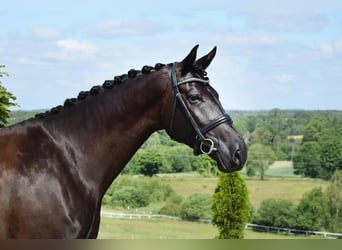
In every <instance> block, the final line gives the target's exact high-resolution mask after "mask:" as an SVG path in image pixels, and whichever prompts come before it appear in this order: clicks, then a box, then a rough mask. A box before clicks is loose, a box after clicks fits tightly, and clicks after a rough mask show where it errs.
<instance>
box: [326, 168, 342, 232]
mask: <svg viewBox="0 0 342 250" xmlns="http://www.w3.org/2000/svg"><path fill="white" fill-rule="evenodd" d="M325 194H326V196H327V197H328V201H329V208H330V216H331V222H330V226H329V230H331V231H333V232H341V231H342V172H341V171H336V172H335V174H334V175H333V176H332V177H331V183H330V185H329V187H328V188H327V190H326V193H325Z"/></svg>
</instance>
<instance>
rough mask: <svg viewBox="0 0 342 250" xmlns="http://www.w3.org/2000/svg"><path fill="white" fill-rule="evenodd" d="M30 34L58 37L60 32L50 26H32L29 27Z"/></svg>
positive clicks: (40, 36) (47, 37) (46, 37)
mask: <svg viewBox="0 0 342 250" xmlns="http://www.w3.org/2000/svg"><path fill="white" fill-rule="evenodd" d="M31 32H32V34H33V35H34V36H35V37H37V38H40V39H56V38H58V37H60V35H61V34H60V32H59V31H58V30H56V29H52V28H43V27H38V26H35V27H32V28H31Z"/></svg>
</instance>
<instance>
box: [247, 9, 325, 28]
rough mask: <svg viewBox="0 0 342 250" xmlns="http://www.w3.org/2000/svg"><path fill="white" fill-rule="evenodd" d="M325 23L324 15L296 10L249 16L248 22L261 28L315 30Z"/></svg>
mask: <svg viewBox="0 0 342 250" xmlns="http://www.w3.org/2000/svg"><path fill="white" fill-rule="evenodd" d="M327 23H328V20H327V18H326V17H325V16H324V15H321V14H313V13H305V12H304V13H303V12H298V11H276V12H270V13H262V14H255V15H251V16H250V17H249V24H250V25H251V26H252V27H253V28H256V29H262V30H276V31H316V30H321V29H323V28H324V27H325V26H326V25H327Z"/></svg>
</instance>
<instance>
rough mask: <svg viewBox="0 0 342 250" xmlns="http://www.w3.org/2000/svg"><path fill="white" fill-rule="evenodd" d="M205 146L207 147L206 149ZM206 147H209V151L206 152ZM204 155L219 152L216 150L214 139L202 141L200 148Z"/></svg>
mask: <svg viewBox="0 0 342 250" xmlns="http://www.w3.org/2000/svg"><path fill="white" fill-rule="evenodd" d="M207 142H209V145H205V143H207ZM204 146H205V147H204ZM206 147H208V151H206ZM199 149H200V151H201V153H202V154H205V155H210V154H211V153H212V152H213V151H218V150H217V148H215V143H214V141H213V140H212V139H209V138H204V139H202V140H201V144H200V147H199Z"/></svg>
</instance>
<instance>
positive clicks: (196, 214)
mask: <svg viewBox="0 0 342 250" xmlns="http://www.w3.org/2000/svg"><path fill="white" fill-rule="evenodd" d="M210 204H211V195H209V194H204V193H193V194H192V195H190V196H189V197H188V198H187V199H186V200H185V201H184V202H183V203H182V205H181V217H182V218H183V219H185V220H190V221H194V220H209V219H210V217H211V214H210V212H211V211H210Z"/></svg>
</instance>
